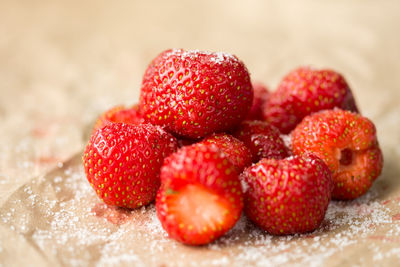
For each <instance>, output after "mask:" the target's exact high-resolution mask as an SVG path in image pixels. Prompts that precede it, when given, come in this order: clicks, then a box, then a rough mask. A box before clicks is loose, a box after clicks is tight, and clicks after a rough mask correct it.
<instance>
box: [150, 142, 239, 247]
mask: <svg viewBox="0 0 400 267" xmlns="http://www.w3.org/2000/svg"><path fill="white" fill-rule="evenodd" d="M242 208H243V196H242V189H241V185H240V182H239V178H238V172H237V170H236V168H235V166H234V165H233V164H232V163H231V162H230V160H229V159H228V158H227V156H226V155H225V154H224V153H223V152H221V151H220V150H219V149H218V148H217V147H215V146H213V145H208V146H207V145H202V144H194V145H191V146H185V147H183V148H181V149H179V150H178V151H177V152H176V153H174V154H172V155H171V156H169V157H168V158H166V159H165V162H164V165H163V167H162V169H161V187H160V189H159V191H158V193H157V199H156V209H157V215H158V218H159V219H160V221H161V224H162V227H163V228H164V229H165V230H166V231H167V233H168V235H169V236H170V237H171V238H173V239H175V240H178V241H180V242H183V243H185V244H191V245H202V244H207V243H210V242H212V241H214V240H215V239H217V238H218V237H220V236H222V235H223V234H224V233H226V232H227V231H228V230H229V229H231V228H232V227H233V226H234V225H235V223H236V221H237V220H238V219H239V217H240V215H241V211H242Z"/></svg>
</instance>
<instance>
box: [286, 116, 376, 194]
mask: <svg viewBox="0 0 400 267" xmlns="http://www.w3.org/2000/svg"><path fill="white" fill-rule="evenodd" d="M292 147H293V152H294V153H295V154H298V155H302V154H304V153H313V154H315V155H317V156H318V157H320V158H321V159H322V160H324V161H325V163H326V164H327V165H328V167H329V168H330V170H331V171H332V173H333V175H332V177H333V181H334V184H335V188H334V191H333V197H334V198H336V199H354V198H357V197H359V196H361V195H363V194H364V193H365V192H367V191H368V189H369V188H370V187H371V185H372V182H373V181H374V180H375V179H376V178H377V177H378V176H379V175H380V173H381V170H382V166H383V156H382V152H381V150H380V148H379V145H378V140H377V137H376V129H375V126H374V124H373V123H372V122H371V121H370V120H369V119H367V118H365V117H362V116H361V115H359V114H356V113H352V112H350V111H344V110H340V109H334V110H325V111H321V112H318V113H315V114H312V115H310V116H308V117H306V118H304V120H303V121H302V122H301V123H300V124H299V125H298V126H297V127H296V129H295V130H293V132H292Z"/></svg>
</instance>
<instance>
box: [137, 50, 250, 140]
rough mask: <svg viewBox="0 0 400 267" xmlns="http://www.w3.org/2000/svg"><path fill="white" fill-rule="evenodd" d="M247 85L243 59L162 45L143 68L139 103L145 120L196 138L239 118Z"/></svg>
mask: <svg viewBox="0 0 400 267" xmlns="http://www.w3.org/2000/svg"><path fill="white" fill-rule="evenodd" d="M252 100H253V88H252V86H251V82H250V76H249V73H248V71H247V69H246V67H245V65H244V64H243V63H242V62H241V61H240V60H239V59H238V58H237V57H235V56H233V55H230V54H225V53H220V52H219V53H210V52H201V51H184V50H181V49H179V50H167V51H165V52H163V53H161V54H160V55H159V56H158V57H156V58H155V59H154V60H153V61H152V63H151V64H150V65H149V67H148V68H147V70H146V72H145V74H144V77H143V82H142V89H141V95H140V109H141V110H142V113H143V115H144V117H145V119H146V121H148V122H150V123H152V124H155V125H161V126H165V128H166V129H167V130H168V131H171V132H172V133H174V134H177V135H179V136H182V137H187V138H192V139H198V138H201V137H205V136H207V135H209V134H211V133H213V132H222V131H225V130H228V129H230V128H231V127H233V126H235V125H236V124H238V123H240V121H242V120H243V119H244V118H245V117H246V115H247V112H248V111H249V109H250V107H251V103H252Z"/></svg>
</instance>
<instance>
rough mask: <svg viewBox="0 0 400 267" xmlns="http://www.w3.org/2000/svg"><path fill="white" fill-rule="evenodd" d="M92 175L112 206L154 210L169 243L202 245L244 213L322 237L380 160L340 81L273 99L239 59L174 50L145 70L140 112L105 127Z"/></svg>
mask: <svg viewBox="0 0 400 267" xmlns="http://www.w3.org/2000/svg"><path fill="white" fill-rule="evenodd" d="M283 134H285V136H284V135H283ZM83 164H84V167H85V172H86V175H87V179H88V180H89V182H90V184H91V186H92V187H93V189H94V190H95V191H96V193H97V195H98V196H99V197H100V198H101V199H102V200H103V201H104V202H105V203H106V204H109V205H115V206H118V207H125V208H131V209H134V208H138V207H141V206H143V205H147V204H149V203H151V202H152V201H154V200H155V203H156V210H157V215H158V218H159V219H160V221H161V224H162V226H163V228H164V229H165V230H166V231H167V232H168V234H169V236H170V237H171V238H173V239H176V240H178V241H180V242H183V243H186V244H193V245H200V244H207V243H210V242H212V241H214V240H215V239H217V238H218V237H220V236H222V235H223V234H224V233H226V232H227V231H228V230H229V229H231V228H232V227H233V226H234V225H235V223H236V222H237V220H238V219H239V217H240V216H241V214H242V210H244V213H245V214H246V216H247V217H248V218H249V219H250V220H251V221H253V222H254V223H255V224H256V225H258V226H259V227H261V228H262V229H264V230H265V231H267V232H268V233H270V234H274V235H286V234H295V233H305V232H310V231H313V230H315V229H316V228H318V227H319V225H320V224H321V222H322V220H323V219H324V216H325V212H326V209H327V207H328V204H329V202H330V200H331V198H333V199H341V200H348V199H355V198H357V197H359V196H361V195H363V194H364V193H365V192H367V191H368V189H369V188H370V187H371V185H372V183H373V182H374V180H375V179H376V178H377V177H378V176H379V175H380V173H381V170H382V165H383V157H382V152H381V150H380V148H379V144H378V140H377V136H376V129H375V126H374V124H373V123H372V122H371V121H370V120H369V119H367V118H365V117H363V116H362V115H360V113H359V111H358V109H357V107H356V103H355V100H354V98H353V95H352V92H351V90H350V88H349V86H348V84H347V82H346V81H345V79H344V78H343V77H342V76H341V75H340V74H338V73H336V72H335V71H332V70H317V69H312V68H308V67H300V68H298V69H296V70H294V71H292V72H290V73H289V74H288V75H287V76H285V77H284V78H283V80H282V81H281V83H280V84H279V86H278V88H277V89H276V90H275V91H274V92H269V91H268V89H267V88H266V87H265V86H263V85H262V84H252V83H251V80H250V75H249V72H248V70H247V69H246V67H245V65H244V64H243V62H241V61H240V60H239V59H238V58H237V57H235V56H233V55H229V54H225V53H209V52H200V51H184V50H167V51H165V52H163V53H161V54H160V55H158V56H157V57H156V58H155V59H154V60H153V61H152V62H151V63H150V65H149V66H148V68H147V70H146V72H145V74H144V77H143V83H142V88H141V96H140V103H139V105H134V106H132V107H124V106H118V107H115V108H113V109H111V110H109V111H107V112H105V113H104V114H103V115H102V116H101V117H100V118H99V119H98V121H97V123H96V125H95V128H94V130H93V133H92V136H91V138H90V141H89V143H88V144H87V146H86V149H85V151H84V155H83Z"/></svg>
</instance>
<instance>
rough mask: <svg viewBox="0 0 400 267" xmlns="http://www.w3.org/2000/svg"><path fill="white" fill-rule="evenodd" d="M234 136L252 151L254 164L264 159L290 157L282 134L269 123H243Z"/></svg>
mask: <svg viewBox="0 0 400 267" xmlns="http://www.w3.org/2000/svg"><path fill="white" fill-rule="evenodd" d="M233 135H234V136H235V137H236V138H238V139H239V140H241V141H242V142H243V143H244V144H245V145H246V146H247V147H248V148H249V149H250V151H251V153H252V157H253V162H257V161H259V160H260V159H262V158H275V159H282V158H285V157H287V156H289V151H288V149H287V148H286V146H285V143H284V142H283V140H282V138H281V137H280V132H279V131H278V129H276V128H275V127H274V126H272V125H271V124H269V123H267V122H262V121H243V122H242V123H241V124H240V126H239V128H237V129H236V131H235V132H234V133H233Z"/></svg>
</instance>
